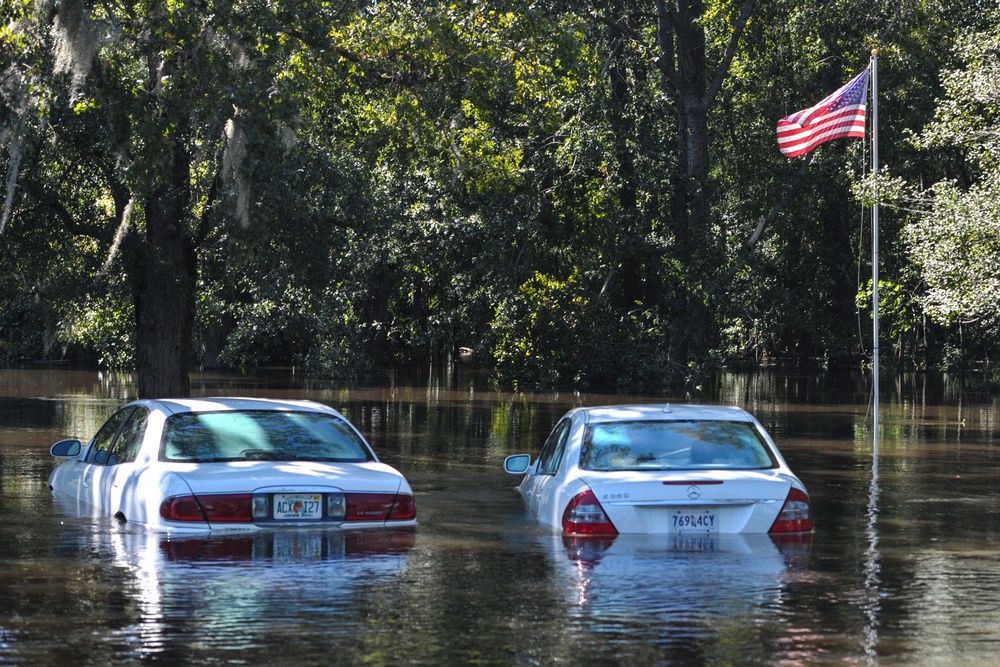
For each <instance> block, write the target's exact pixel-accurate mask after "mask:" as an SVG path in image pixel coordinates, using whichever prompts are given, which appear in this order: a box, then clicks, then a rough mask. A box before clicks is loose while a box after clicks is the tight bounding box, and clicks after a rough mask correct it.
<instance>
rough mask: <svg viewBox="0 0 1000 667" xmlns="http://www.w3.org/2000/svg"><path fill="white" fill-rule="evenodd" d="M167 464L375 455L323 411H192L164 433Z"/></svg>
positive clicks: (171, 423)
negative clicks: (174, 462) (169, 462)
mask: <svg viewBox="0 0 1000 667" xmlns="http://www.w3.org/2000/svg"><path fill="white" fill-rule="evenodd" d="M161 452H162V454H161V457H162V459H163V460H166V461H191V462H197V463H205V462H210V461H344V462H360V461H369V460H372V458H373V457H372V454H371V450H369V449H368V447H367V446H366V445H365V443H364V441H363V440H361V438H360V437H358V435H357V433H355V431H354V430H353V429H352V428H351V427H350V425H348V424H347V422H345V421H344V420H343V419H340V418H338V417H336V416H334V415H328V414H323V413H320V412H291V411H290V412H283V411H275V410H241V411H229V412H189V413H184V414H179V415H174V416H173V417H171V418H170V419H169V420H168V421H167V423H166V426H165V428H164V433H163V445H162V449H161Z"/></svg>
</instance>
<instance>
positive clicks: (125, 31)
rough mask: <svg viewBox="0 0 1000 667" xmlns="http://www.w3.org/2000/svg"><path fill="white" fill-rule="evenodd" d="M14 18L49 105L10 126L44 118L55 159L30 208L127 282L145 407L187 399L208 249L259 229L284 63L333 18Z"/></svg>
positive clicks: (208, 13)
mask: <svg viewBox="0 0 1000 667" xmlns="http://www.w3.org/2000/svg"><path fill="white" fill-rule="evenodd" d="M307 4H308V6H307ZM14 11H15V15H14V17H13V19H14V20H12V21H11V22H10V23H9V24H8V26H7V28H6V29H5V33H4V41H5V43H6V46H7V48H8V49H9V50H10V51H13V52H16V53H18V54H19V60H20V63H21V66H20V68H19V70H18V71H19V72H21V73H22V78H24V76H27V74H25V73H28V74H30V75H31V76H32V77H33V83H34V84H36V85H35V86H34V87H32V86H21V90H22V91H33V92H31V93H30V94H31V95H34V96H35V97H36V100H35V102H34V103H31V104H21V105H20V106H19V107H18V108H16V109H15V111H17V112H18V114H17V115H16V116H15V117H14V118H13V121H11V120H10V119H8V125H7V127H8V128H10V127H12V128H14V130H13V131H14V132H18V129H17V128H19V127H24V126H25V125H26V121H25V120H24V119H25V117H26V116H27V115H30V114H32V113H36V112H38V111H41V112H43V113H44V114H45V117H46V120H47V122H46V123H45V124H44V129H45V131H46V132H47V133H48V134H49V136H48V137H46V139H47V140H48V141H50V142H52V145H53V146H55V147H56V149H57V150H56V151H55V152H53V153H51V154H48V155H44V156H42V155H39V156H38V157H44V158H46V159H48V160H49V162H48V164H47V166H46V167H45V168H38V169H33V170H28V171H26V172H25V173H24V175H25V176H28V177H31V182H23V183H22V188H23V196H24V197H28V198H32V197H35V196H38V195H40V194H41V193H42V192H45V193H47V195H49V196H53V197H54V198H55V201H54V202H53V203H52V206H53V207H54V208H56V209H57V217H58V219H60V220H61V221H62V222H63V229H64V231H65V232H67V233H71V234H80V235H85V236H88V237H90V238H92V239H94V240H95V241H96V242H98V243H99V244H100V245H101V247H102V249H103V251H104V252H105V253H106V257H107V259H106V261H105V267H107V268H108V269H109V270H110V267H113V266H120V267H121V270H122V271H123V273H124V275H125V276H126V277H127V284H128V286H129V290H130V294H131V304H132V311H133V316H134V327H135V362H136V367H137V370H138V379H139V387H138V392H139V395H140V396H164V395H186V394H187V393H188V392H189V380H188V369H189V367H190V362H191V342H192V331H193V325H194V318H195V296H196V290H197V283H198V279H199V260H198V254H197V253H198V248H199V246H200V245H201V244H203V243H204V242H205V240H206V239H207V238H208V237H209V236H210V234H211V233H212V232H213V229H215V228H216V225H217V223H218V221H219V219H220V217H222V216H226V215H228V216H230V217H232V218H237V219H240V220H242V221H243V222H244V223H245V224H249V223H250V222H251V219H252V217H253V215H252V211H251V207H250V200H251V198H250V196H249V192H250V181H249V179H248V178H247V175H248V173H250V171H251V169H252V168H253V167H255V166H256V165H254V164H253V163H252V159H251V157H250V147H252V146H254V145H255V144H256V145H260V144H264V143H267V142H269V141H270V142H274V141H275V138H276V137H278V136H279V134H280V131H281V130H286V131H291V130H292V128H293V123H292V119H293V117H294V109H293V105H292V104H291V102H292V101H293V100H294V94H291V93H290V92H289V91H288V90H287V85H286V83H285V80H284V79H283V77H282V74H283V72H284V68H285V65H286V63H287V62H288V60H289V58H290V57H291V56H292V54H294V53H296V52H297V51H299V50H300V49H301V48H303V47H302V42H301V40H302V39H303V38H308V37H309V36H310V35H311V34H312V33H315V32H317V31H319V32H321V33H322V32H323V31H325V30H326V29H327V26H328V25H329V24H330V23H332V22H334V21H335V19H336V15H335V13H334V10H332V9H330V7H329V5H328V3H324V2H316V3H298V4H297V5H296V7H295V8H294V10H293V9H283V8H282V7H280V6H279V5H278V4H277V3H255V2H242V1H241V0H217V1H206V2H194V3H181V2H168V3H159V2H148V3H147V2H141V3H138V4H133V3H123V2H101V3H95V4H93V5H90V4H88V3H85V2H83V1H82V0H63V1H62V2H59V3H58V4H56V3H51V2H49V3H46V2H39V3H33V2H28V1H27V0H25V1H24V2H17V3H16V4H15V6H14ZM303 24H304V25H303ZM293 36H294V37H293ZM26 94H27V93H26ZM12 154H14V155H18V153H17V152H16V151H14V152H13V153H12ZM11 163H12V166H13V169H12V170H11V171H12V175H11V176H10V177H9V183H11V184H12V183H13V182H14V178H15V176H14V175H13V172H16V171H17V164H16V161H15V160H13V159H12V160H11ZM57 165H58V166H57ZM60 172H61V173H60ZM66 175H71V176H72V178H70V179H68V180H62V179H61V176H66ZM80 177H82V178H80ZM85 186H86V187H87V188H89V190H88V191H87V192H86V193H85V192H83V188H84V187H85ZM12 188H13V186H12V185H11V186H10V189H12ZM95 203H96V204H97V207H96V208H97V209H98V210H99V211H100V213H99V214H98V215H96V216H95V215H93V211H94V208H95V206H94V204H95ZM8 210H9V207H8V206H5V209H4V213H5V214H6V213H7V211H8Z"/></svg>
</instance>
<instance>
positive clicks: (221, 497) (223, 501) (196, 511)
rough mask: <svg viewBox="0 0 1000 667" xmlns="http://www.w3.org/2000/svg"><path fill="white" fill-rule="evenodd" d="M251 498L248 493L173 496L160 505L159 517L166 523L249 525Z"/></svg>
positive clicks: (251, 518) (251, 517)
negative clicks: (198, 522) (208, 522)
mask: <svg viewBox="0 0 1000 667" xmlns="http://www.w3.org/2000/svg"><path fill="white" fill-rule="evenodd" d="M251 497H252V496H251V495H250V494H249V493H238V494H218V495H214V494H206V495H201V496H174V497H173V498H167V499H166V500H164V501H163V503H162V504H160V516H161V517H163V519H165V520H166V521H215V522H219V523H249V522H251V521H253V516H252V511H251V501H250V499H251Z"/></svg>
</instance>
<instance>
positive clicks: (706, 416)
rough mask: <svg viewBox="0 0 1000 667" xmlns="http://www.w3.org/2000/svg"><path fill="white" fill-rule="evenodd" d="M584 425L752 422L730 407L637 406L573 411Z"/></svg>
mask: <svg viewBox="0 0 1000 667" xmlns="http://www.w3.org/2000/svg"><path fill="white" fill-rule="evenodd" d="M577 411H579V412H582V413H584V415H583V418H584V421H585V422H586V423H588V424H594V423H602V422H616V421H690V420H699V421H702V420H704V421H741V422H753V417H751V416H750V413H748V412H747V411H746V410H744V409H743V408H740V407H736V406H730V405H695V404H689V403H641V404H628V405H601V406H594V407H589V408H577Z"/></svg>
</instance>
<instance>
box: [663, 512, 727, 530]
mask: <svg viewBox="0 0 1000 667" xmlns="http://www.w3.org/2000/svg"><path fill="white" fill-rule="evenodd" d="M670 532H671V533H691V534H695V533H700V534H702V535H704V534H706V533H717V532H719V515H718V514H716V512H715V510H674V511H673V512H672V513H671V514H670Z"/></svg>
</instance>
